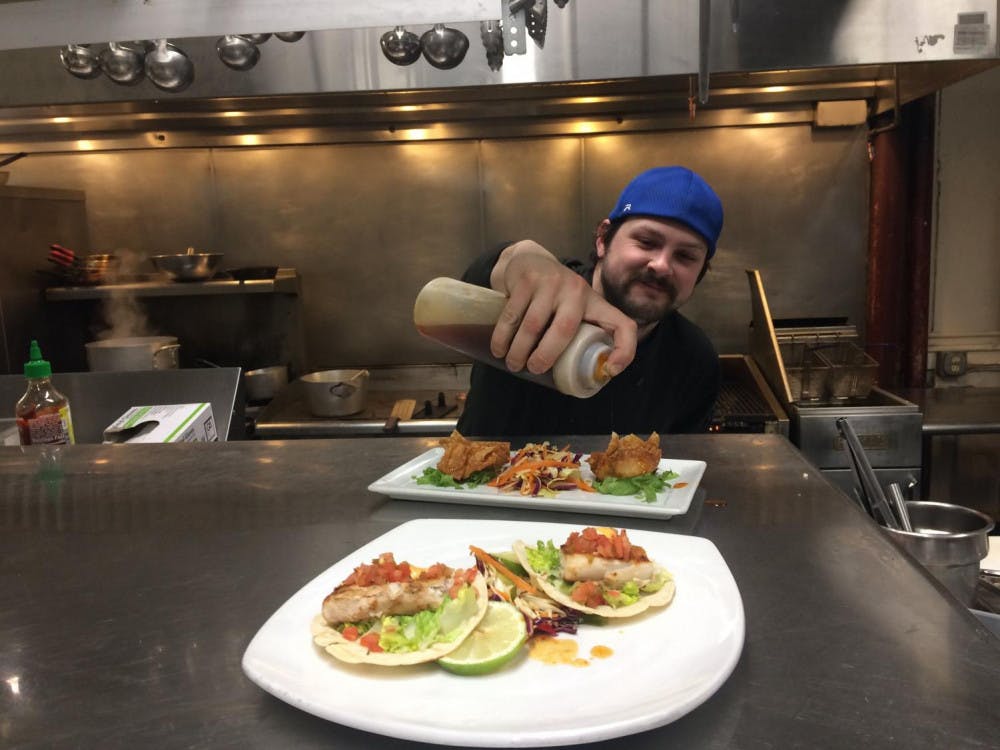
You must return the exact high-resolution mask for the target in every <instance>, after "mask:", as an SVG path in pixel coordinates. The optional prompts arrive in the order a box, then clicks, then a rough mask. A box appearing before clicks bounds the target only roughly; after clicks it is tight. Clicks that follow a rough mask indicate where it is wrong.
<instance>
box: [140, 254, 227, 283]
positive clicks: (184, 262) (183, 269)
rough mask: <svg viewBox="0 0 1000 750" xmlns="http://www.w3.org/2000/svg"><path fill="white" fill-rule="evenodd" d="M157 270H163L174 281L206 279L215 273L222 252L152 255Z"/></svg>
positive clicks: (151, 258)
mask: <svg viewBox="0 0 1000 750" xmlns="http://www.w3.org/2000/svg"><path fill="white" fill-rule="evenodd" d="M150 260H151V261H152V262H153V266H154V267H155V268H156V270H157V271H162V272H163V273H166V274H167V275H168V276H170V278H171V279H173V280H174V281H204V280H205V279H210V278H212V276H213V275H214V274H215V269H216V267H217V266H218V265H219V261H221V260H222V253H193V252H187V253H178V254H177V255H154V256H152V257H150Z"/></svg>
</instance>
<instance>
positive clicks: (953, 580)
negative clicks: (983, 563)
mask: <svg viewBox="0 0 1000 750" xmlns="http://www.w3.org/2000/svg"><path fill="white" fill-rule="evenodd" d="M906 510H907V511H908V513H909V516H910V522H911V523H912V525H913V531H897V530H895V529H885V528H883V531H884V532H885V533H886V534H888V535H889V537H890V538H891V539H892V540H893V541H894V542H896V544H898V545H899V546H900V547H902V548H903V549H904V550H906V551H907V552H909V553H910V554H911V555H913V557H914V558H916V560H917V561H918V562H919V563H920V564H921V565H923V566H924V567H925V568H927V571H928V572H929V573H930V574H931V575H933V576H934V577H935V578H937V579H938V581H940V582H941V583H942V584H943V585H944V587H945V588H946V589H948V591H950V592H951V593H952V595H953V596H954V597H955V598H956V599H958V600H959V601H961V602H962V603H963V604H965V605H966V606H971V605H972V603H973V600H974V599H975V595H976V581H977V579H978V577H979V561H980V560H982V559H983V558H984V557H986V553H987V552H988V551H989V541H988V540H987V538H986V537H987V535H988V534H989V533H990V530H991V529H992V528H993V520H992V519H991V518H990V517H989V516H987V515H985V514H983V513H980V512H979V511H977V510H972V509H971V508H966V507H965V506H962V505H951V504H949V503H932V502H909V503H906Z"/></svg>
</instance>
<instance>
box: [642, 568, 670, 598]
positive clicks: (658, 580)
mask: <svg viewBox="0 0 1000 750" xmlns="http://www.w3.org/2000/svg"><path fill="white" fill-rule="evenodd" d="M672 580H673V576H672V575H670V574H669V573H668V572H667V571H665V570H663V569H662V568H660V569H658V570H657V571H656V575H655V576H653V579H652V580H651V581H649V583H646V584H644V585H643V586H642V588H641V591H642V593H644V594H653V593H656V592H657V591H659V590H660V589H662V588H663V587H664V586H666V585H667V582H668V581H672Z"/></svg>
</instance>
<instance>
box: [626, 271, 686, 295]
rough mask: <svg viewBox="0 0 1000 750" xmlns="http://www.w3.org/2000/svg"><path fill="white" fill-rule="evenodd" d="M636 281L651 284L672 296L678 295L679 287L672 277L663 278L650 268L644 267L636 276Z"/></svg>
mask: <svg viewBox="0 0 1000 750" xmlns="http://www.w3.org/2000/svg"><path fill="white" fill-rule="evenodd" d="M635 281H639V282H642V283H643V284H649V285H650V286H652V287H656V288H657V289H662V290H663V291H665V292H667V293H668V294H669V295H670V296H671V297H676V296H677V287H676V285H675V284H674V282H673V281H671V280H670V279H663V278H660V277H659V276H657V275H656V274H655V273H653V272H652V271H650V270H649V269H644V270H643V271H641V272H640V273H639V275H638V276H636V277H635Z"/></svg>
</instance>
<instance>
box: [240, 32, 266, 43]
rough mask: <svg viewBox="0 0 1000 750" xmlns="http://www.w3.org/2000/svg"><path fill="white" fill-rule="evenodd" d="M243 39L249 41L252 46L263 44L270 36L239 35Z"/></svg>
mask: <svg viewBox="0 0 1000 750" xmlns="http://www.w3.org/2000/svg"><path fill="white" fill-rule="evenodd" d="M239 36H241V37H243V38H244V39H249V40H250V41H251V42H253V43H254V44H263V43H264V42H266V41H267V40H268V39H270V38H271V35H270V34H240V35H239Z"/></svg>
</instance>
